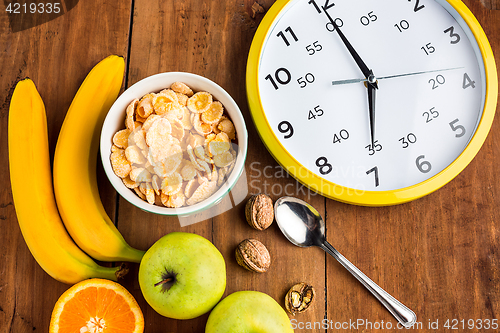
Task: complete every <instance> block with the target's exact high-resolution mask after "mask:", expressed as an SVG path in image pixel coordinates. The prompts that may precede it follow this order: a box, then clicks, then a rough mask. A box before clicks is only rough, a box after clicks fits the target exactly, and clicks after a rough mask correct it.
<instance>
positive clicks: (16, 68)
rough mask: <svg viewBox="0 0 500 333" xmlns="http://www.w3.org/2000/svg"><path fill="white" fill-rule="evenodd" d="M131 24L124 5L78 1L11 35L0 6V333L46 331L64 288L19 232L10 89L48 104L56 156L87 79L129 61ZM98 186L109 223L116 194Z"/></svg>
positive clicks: (52, 146)
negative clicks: (31, 90) (29, 84)
mask: <svg viewBox="0 0 500 333" xmlns="http://www.w3.org/2000/svg"><path fill="white" fill-rule="evenodd" d="M129 16H130V5H129V4H127V3H126V2H121V3H116V4H115V3H102V2H100V1H81V3H80V4H78V5H77V6H76V7H75V8H74V9H72V10H71V11H69V12H68V13H66V14H65V15H62V16H60V17H58V18H56V19H54V20H52V21H49V22H47V23H44V24H41V25H38V26H36V27H34V28H31V29H27V30H23V31H20V32H12V31H11V30H10V28H9V25H8V24H9V20H8V19H7V16H6V12H5V7H4V2H3V1H2V2H1V3H0V38H1V43H0V52H1V56H0V66H1V68H2V73H1V74H0V77H1V80H0V101H1V103H2V104H1V113H0V121H1V126H0V136H1V140H2V142H3V143H4V144H2V145H1V146H0V151H1V155H0V156H2V159H1V163H0V172H1V174H0V180H1V183H2V184H4V187H3V189H2V190H1V191H0V224H1V227H2V233H1V235H0V254H1V262H2V265H1V266H0V291H1V292H0V328H1V329H0V331H1V332H33V331H34V330H37V331H42V332H44V331H47V329H48V325H49V321H50V315H51V312H52V308H53V306H54V304H55V302H56V300H57V299H58V297H59V296H60V295H61V294H62V292H63V291H64V290H66V289H67V288H68V286H67V285H64V284H62V283H59V282H57V281H56V280H54V279H52V278H51V277H49V276H48V275H47V274H46V273H45V272H44V271H43V270H42V269H41V268H40V267H39V265H38V264H37V263H36V262H35V260H34V259H33V257H32V255H31V253H30V252H29V250H28V248H27V247H26V245H25V243H24V240H23V238H22V236H21V233H20V230H19V226H18V225H17V219H16V216H15V211H14V207H13V205H12V196H11V192H10V186H9V185H8V184H9V183H10V181H9V171H8V159H7V156H8V152H7V119H8V108H9V102H10V96H11V94H12V91H13V87H14V85H15V83H16V82H17V81H18V80H19V79H22V78H24V77H26V76H28V77H30V78H31V79H33V81H34V82H35V84H36V85H37V87H38V90H39V92H40V95H41V96H42V98H43V100H44V102H45V107H46V111H47V118H48V130H49V144H50V152H51V156H53V152H54V149H55V144H56V140H57V136H58V133H59V129H60V127H61V124H62V121H63V119H64V116H65V113H66V111H67V109H68V107H69V105H70V103H71V101H72V99H73V97H74V94H75V93H76V91H77V89H78V87H79V85H80V84H81V83H82V81H83V79H84V78H85V76H86V75H87V73H88V72H89V71H90V69H91V68H92V67H93V66H94V65H95V64H96V63H97V62H98V61H100V60H101V59H103V58H105V57H106V56H108V55H109V54H118V55H126V53H127V45H128V42H127V38H128V30H129V24H128V22H129ZM82 126H84V124H82ZM101 169H102V168H101ZM100 179H103V177H102V174H101V175H100ZM102 184H104V186H101V188H100V190H101V194H102V195H103V197H104V203H105V207H106V209H107V211H108V212H110V214H111V216H112V217H113V216H114V203H115V199H114V198H115V194H114V191H112V190H111V187H110V185H109V183H106V182H103V183H102ZM75 204H78V203H75Z"/></svg>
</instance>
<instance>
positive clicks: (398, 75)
mask: <svg viewBox="0 0 500 333" xmlns="http://www.w3.org/2000/svg"><path fill="white" fill-rule="evenodd" d="M461 68H463V67H454V68H445V69H434V70H430V71H421V72H413V73H405V74H396V75H389V76H381V77H377V80H385V79H394V78H397V77H404V76H412V75H420V74H426V73H434V72H445V71H452V70H455V69H461ZM366 81H368V80H367V79H348V80H337V81H332V85H334V86H336V85H340V84H351V83H359V82H366Z"/></svg>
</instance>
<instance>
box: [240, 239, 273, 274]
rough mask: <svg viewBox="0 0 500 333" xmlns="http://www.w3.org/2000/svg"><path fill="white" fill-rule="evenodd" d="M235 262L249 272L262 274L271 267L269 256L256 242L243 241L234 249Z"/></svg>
mask: <svg viewBox="0 0 500 333" xmlns="http://www.w3.org/2000/svg"><path fill="white" fill-rule="evenodd" d="M236 262H237V263H238V265H240V266H242V267H244V268H246V269H248V270H249V271H253V272H257V273H264V272H265V271H267V269H268V268H269V266H271V256H270V255H269V251H268V250H267V248H266V247H265V246H264V244H262V243H261V242H259V241H258V240H256V239H245V240H244V241H243V242H241V243H240V244H239V245H238V247H237V248H236Z"/></svg>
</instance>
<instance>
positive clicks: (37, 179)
mask: <svg viewBox="0 0 500 333" xmlns="http://www.w3.org/2000/svg"><path fill="white" fill-rule="evenodd" d="M8 142H9V169H10V181H11V187H12V197H13V198H14V207H15V210H16V214H17V220H18V222H19V227H20V228H21V233H22V234H23V237H24V240H25V241H26V244H27V245H28V248H29V250H30V251H31V253H32V254H33V257H34V258H35V260H36V261H37V262H38V264H40V266H41V267H42V268H43V270H45V271H46V272H47V273H48V274H49V275H50V276H52V277H53V278H54V279H56V280H58V281H61V282H64V283H68V284H74V283H77V282H80V281H82V280H85V279H88V278H92V277H100V278H105V279H110V280H114V281H116V280H117V276H116V275H115V274H116V273H119V267H114V268H111V267H110V268H108V267H102V266H99V265H97V264H96V263H95V262H94V261H93V260H92V259H91V258H90V257H89V256H88V255H86V254H85V253H84V252H83V251H82V250H80V249H79V248H78V247H77V246H76V244H75V243H74V242H73V241H72V240H71V238H70V236H69V235H68V233H67V232H66V230H65V229H64V225H63V222H62V221H61V218H60V216H59V213H58V211H57V206H56V201H55V199H54V192H53V188H52V174H51V170H50V157H49V143H48V135H47V119H46V116H45V107H44V105H43V101H42V99H41V97H40V95H39V94H38V91H37V90H36V87H35V85H34V84H33V81H31V80H30V79H25V80H23V81H20V82H19V83H18V84H17V85H16V88H15V89H14V93H13V95H12V99H11V103H10V109H9V125H8Z"/></svg>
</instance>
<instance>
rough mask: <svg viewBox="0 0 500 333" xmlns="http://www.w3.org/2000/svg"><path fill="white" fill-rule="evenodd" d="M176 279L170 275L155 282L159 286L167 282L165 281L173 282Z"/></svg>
mask: <svg viewBox="0 0 500 333" xmlns="http://www.w3.org/2000/svg"><path fill="white" fill-rule="evenodd" d="M173 280H174V278H173V277H168V278H166V279H165V280H163V281H160V282H158V283H156V284H155V287H158V286H161V285H162V284H165V283H169V282H172V281H173Z"/></svg>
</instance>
